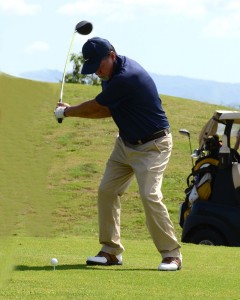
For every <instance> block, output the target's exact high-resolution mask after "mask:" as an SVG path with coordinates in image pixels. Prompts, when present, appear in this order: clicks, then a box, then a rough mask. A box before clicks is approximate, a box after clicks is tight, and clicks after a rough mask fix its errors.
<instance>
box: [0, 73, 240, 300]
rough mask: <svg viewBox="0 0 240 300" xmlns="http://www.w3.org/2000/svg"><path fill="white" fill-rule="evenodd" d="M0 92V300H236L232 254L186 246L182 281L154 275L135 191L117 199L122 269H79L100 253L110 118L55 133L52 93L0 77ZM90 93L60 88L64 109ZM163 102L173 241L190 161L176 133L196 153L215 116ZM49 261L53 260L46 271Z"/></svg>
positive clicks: (74, 122)
mask: <svg viewBox="0 0 240 300" xmlns="http://www.w3.org/2000/svg"><path fill="white" fill-rule="evenodd" d="M0 91H1V97H0V159H1V163H0V176H1V180H0V228H1V230H0V232H1V234H0V287H1V289H0V299H4V300H5V299H44V300H45V299H113V298H116V299H146V298H147V297H148V298H149V299H159V297H161V299H191V298H192V297H195V298H196V299H205V298H206V295H207V298H208V299H238V297H239V292H240V290H239V284H238V282H239V276H238V272H237V270H238V269H239V263H238V260H236V262H235V263H234V264H233V263H232V258H233V257H234V256H236V252H237V251H238V249H236V248H233V247H232V248H228V247H208V246H200V245H191V244H185V245H182V253H183V256H184V267H183V270H182V271H181V272H177V273H175V272H156V269H157V265H158V264H159V262H160V257H159V253H158V252H157V251H156V249H155V247H154V246H153V245H152V242H150V240H149V235H148V232H147V230H146V226H145V220H144V213H143V209H142V205H141V200H140V199H139V195H138V187H137V185H136V182H133V184H132V185H131V187H130V189H129V190H128V192H127V193H126V194H125V195H124V196H123V197H122V239H123V242H124V245H125V247H126V249H127V251H126V252H125V253H124V265H123V266H122V267H119V266H114V267H110V268H107V269H106V268H103V267H88V266H86V265H85V259H86V257H87V256H89V255H94V254H95V253H96V252H97V251H98V250H99V245H98V225H97V209H96V195H97V189H98V184H99V181H100V180H101V177H102V174H103V172H104V168H105V163H106V160H107V158H108V156H109V154H110V152H111V149H112V146H113V143H114V139H115V136H116V134H117V128H116V126H115V125H114V123H113V121H112V120H111V119H101V120H87V119H73V118H72V119H70V118H69V119H65V120H64V122H63V123H62V124H58V123H57V122H56V120H55V118H54V116H53V110H54V107H55V105H56V102H57V101H58V97H59V91H60V86H59V84H49V83H40V82H35V81H30V80H23V79H17V78H14V77H10V76H6V75H3V74H2V75H1V74H0ZM98 91H99V88H97V87H92V86H81V85H66V86H65V92H64V101H65V102H69V103H71V104H75V103H79V102H81V101H84V100H86V99H91V98H93V97H94V96H95V95H96V93H98ZM162 101H163V105H164V107H165V110H166V112H167V114H168V117H169V119H170V123H171V129H172V133H173V140H174V149H173V153H172V157H171V160H170V163H169V166H168V169H167V171H166V173H165V179H164V182H163V194H164V202H165V203H166V204H167V206H168V209H169V212H170V214H171V217H172V220H173V222H174V224H175V228H176V231H177V235H178V237H179V238H180V235H181V230H180V227H179V226H178V208H179V203H180V202H181V201H183V199H184V189H185V187H186V176H187V175H188V174H189V172H190V168H191V159H190V157H189V144H188V141H187V140H186V138H184V137H183V136H181V135H180V134H179V133H178V130H179V129H180V128H187V129H188V130H190V132H191V134H192V143H193V148H195V147H197V140H198V134H199V131H200V128H201V127H202V126H203V124H204V123H205V122H206V121H207V120H208V119H209V117H210V116H211V115H212V113H213V111H214V110H216V109H217V108H222V107H220V106H214V105H208V104H204V103H201V102H196V101H190V100H185V99H180V98H174V97H170V96H164V95H163V96H162ZM150 245H151V246H150ZM136 249H137V251H136ZM51 257H57V258H58V259H59V265H58V266H57V267H56V271H54V272H53V268H52V267H51V266H50V263H49V262H50V258H51ZM173 273H174V274H173Z"/></svg>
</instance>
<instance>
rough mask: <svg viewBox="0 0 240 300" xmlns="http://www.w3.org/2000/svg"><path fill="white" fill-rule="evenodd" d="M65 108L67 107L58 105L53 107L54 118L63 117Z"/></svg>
mask: <svg viewBox="0 0 240 300" xmlns="http://www.w3.org/2000/svg"><path fill="white" fill-rule="evenodd" d="M66 108H67V107H66V106H58V107H56V108H55V110H54V115H55V118H56V119H57V120H58V119H64V118H65V116H64V111H65V109H66Z"/></svg>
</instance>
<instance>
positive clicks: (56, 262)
mask: <svg viewBox="0 0 240 300" xmlns="http://www.w3.org/2000/svg"><path fill="white" fill-rule="evenodd" d="M57 264H58V260H57V258H52V259H51V265H53V266H56V265H57Z"/></svg>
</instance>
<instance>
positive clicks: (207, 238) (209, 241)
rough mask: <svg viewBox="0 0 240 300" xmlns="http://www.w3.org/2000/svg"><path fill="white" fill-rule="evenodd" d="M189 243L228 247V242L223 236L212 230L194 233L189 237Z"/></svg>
mask: <svg viewBox="0 0 240 300" xmlns="http://www.w3.org/2000/svg"><path fill="white" fill-rule="evenodd" d="M189 242H190V243H193V244H200V245H209V246H220V245H225V246H226V242H225V241H224V239H223V237H222V236H221V234H220V233H219V232H218V231H216V230H214V229H212V228H202V229H199V230H196V231H194V232H193V233H192V235H191V236H190V237H189Z"/></svg>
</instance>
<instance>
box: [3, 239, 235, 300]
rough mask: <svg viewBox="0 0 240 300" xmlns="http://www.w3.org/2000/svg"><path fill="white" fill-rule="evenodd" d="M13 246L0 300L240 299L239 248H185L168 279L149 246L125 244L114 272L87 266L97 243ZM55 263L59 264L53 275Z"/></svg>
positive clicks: (14, 243)
mask: <svg viewBox="0 0 240 300" xmlns="http://www.w3.org/2000/svg"><path fill="white" fill-rule="evenodd" d="M9 243H11V245H12V258H11V259H12V262H13V263H14V265H15V266H14V269H13V271H12V272H11V274H9V277H8V278H7V280H6V281H5V282H4V283H3V284H2V286H1V290H0V299H114V298H115V299H146V298H147V299H192V298H195V299H214V300H215V299H239V292H240V287H239V284H238V281H239V275H238V272H236V270H237V269H238V268H239V267H240V262H239V260H234V263H233V257H236V251H237V249H236V248H226V247H211V246H197V245H190V244H186V245H183V249H182V252H183V255H184V257H185V261H184V267H183V269H182V270H181V271H180V272H170V273H169V272H159V271H157V266H158V264H159V262H160V258H159V255H158V254H157V252H156V251H155V249H154V247H152V243H151V242H150V241H148V240H141V241H137V240H133V239H131V240H124V241H123V243H124V245H125V248H126V250H127V251H126V252H125V255H124V264H123V266H112V267H100V266H95V267H94V266H92V267H91V266H86V265H85V260H86V257H87V256H89V255H91V254H94V253H95V252H96V251H97V250H98V245H97V243H96V240H95V239H93V238H87V237H83V238H82V237H72V236H71V237H65V238H27V237H24V238H19V237H15V238H11V239H10V240H9ZM136 249H137V251H136ZM94 251H95V252H94ZM51 257H57V258H58V260H59V264H58V265H57V267H56V270H55V271H54V270H53V267H52V266H51V265H50V259H51Z"/></svg>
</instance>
